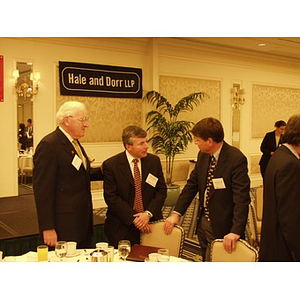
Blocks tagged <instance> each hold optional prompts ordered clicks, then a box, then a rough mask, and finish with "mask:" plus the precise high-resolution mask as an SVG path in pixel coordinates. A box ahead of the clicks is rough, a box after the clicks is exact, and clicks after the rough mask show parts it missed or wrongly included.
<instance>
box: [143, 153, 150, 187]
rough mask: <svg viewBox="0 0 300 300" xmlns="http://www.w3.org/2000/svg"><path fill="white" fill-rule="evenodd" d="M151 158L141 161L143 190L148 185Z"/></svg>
mask: <svg viewBox="0 0 300 300" xmlns="http://www.w3.org/2000/svg"><path fill="white" fill-rule="evenodd" d="M148 161H149V158H148V157H147V156H146V157H144V158H142V159H141V169H142V190H144V189H143V187H144V185H145V184H146V179H147V176H148V175H149V163H148Z"/></svg>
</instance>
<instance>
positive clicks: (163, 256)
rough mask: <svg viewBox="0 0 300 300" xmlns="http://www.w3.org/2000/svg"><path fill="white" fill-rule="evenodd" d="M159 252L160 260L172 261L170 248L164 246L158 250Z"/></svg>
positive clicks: (158, 259)
mask: <svg viewBox="0 0 300 300" xmlns="http://www.w3.org/2000/svg"><path fill="white" fill-rule="evenodd" d="M157 253H158V258H157V261H158V262H168V261H170V252H169V249H166V248H162V249H158V250H157Z"/></svg>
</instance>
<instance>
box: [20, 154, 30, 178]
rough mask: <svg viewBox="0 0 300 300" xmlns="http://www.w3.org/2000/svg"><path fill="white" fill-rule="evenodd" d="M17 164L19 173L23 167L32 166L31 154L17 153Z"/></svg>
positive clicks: (22, 170) (22, 171)
mask: <svg viewBox="0 0 300 300" xmlns="http://www.w3.org/2000/svg"><path fill="white" fill-rule="evenodd" d="M18 165H19V169H20V172H21V174H23V173H24V169H25V168H31V169H32V168H33V157H32V155H27V154H23V155H19V157H18Z"/></svg>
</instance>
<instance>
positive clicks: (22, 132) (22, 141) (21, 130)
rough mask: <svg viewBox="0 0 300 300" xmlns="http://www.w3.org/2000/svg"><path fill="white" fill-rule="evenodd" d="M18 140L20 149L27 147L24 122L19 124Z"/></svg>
mask: <svg viewBox="0 0 300 300" xmlns="http://www.w3.org/2000/svg"><path fill="white" fill-rule="evenodd" d="M18 141H19V143H20V144H21V150H26V148H27V134H26V130H25V124H24V123H20V124H19V131H18Z"/></svg>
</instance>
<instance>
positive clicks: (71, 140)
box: [58, 126, 74, 143]
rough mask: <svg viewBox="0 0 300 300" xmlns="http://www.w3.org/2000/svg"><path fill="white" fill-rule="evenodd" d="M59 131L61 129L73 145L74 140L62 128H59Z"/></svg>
mask: <svg viewBox="0 0 300 300" xmlns="http://www.w3.org/2000/svg"><path fill="white" fill-rule="evenodd" d="M58 129H60V130H61V131H62V133H63V134H64V135H65V136H66V137H67V138H68V140H69V141H70V142H71V143H72V142H73V140H74V139H73V138H72V137H71V136H70V135H69V134H68V133H67V132H66V131H65V130H64V129H63V128H62V127H60V126H58Z"/></svg>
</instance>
